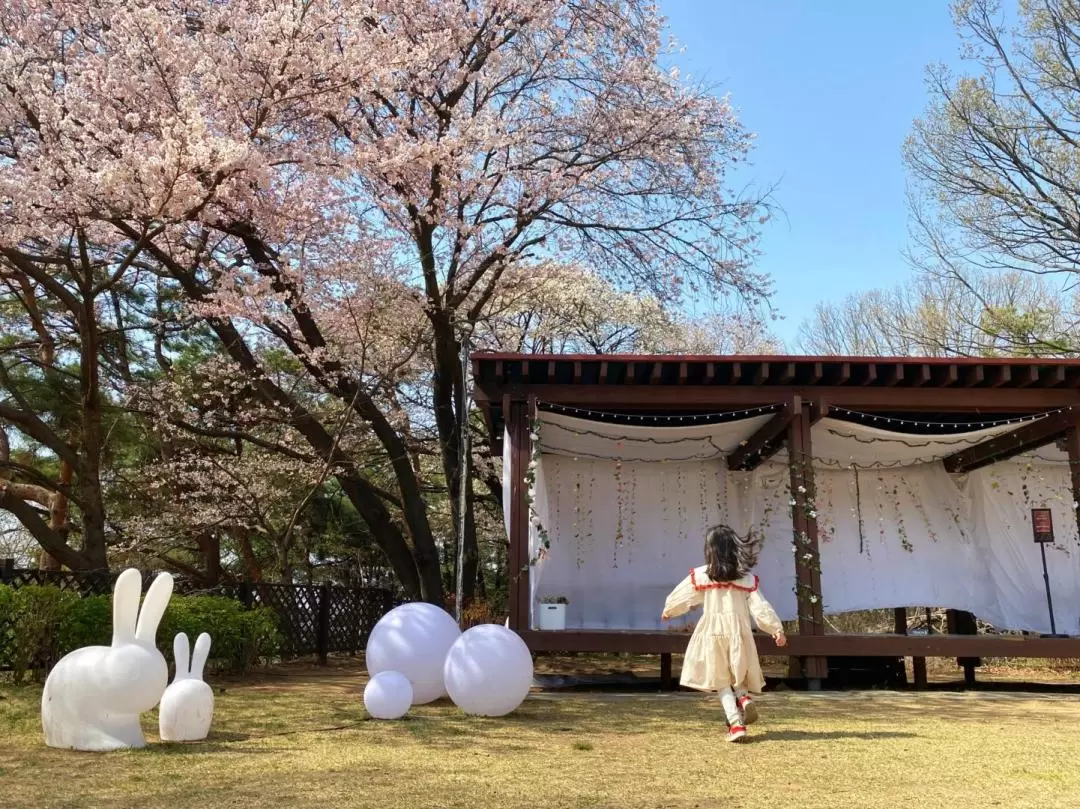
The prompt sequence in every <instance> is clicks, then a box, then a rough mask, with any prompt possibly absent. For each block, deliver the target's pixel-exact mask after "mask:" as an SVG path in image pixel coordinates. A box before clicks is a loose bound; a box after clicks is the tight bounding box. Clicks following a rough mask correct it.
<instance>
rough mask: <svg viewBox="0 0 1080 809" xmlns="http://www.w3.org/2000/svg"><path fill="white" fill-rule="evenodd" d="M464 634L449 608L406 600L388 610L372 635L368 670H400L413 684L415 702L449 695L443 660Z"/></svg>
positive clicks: (367, 655) (377, 672)
mask: <svg viewBox="0 0 1080 809" xmlns="http://www.w3.org/2000/svg"><path fill="white" fill-rule="evenodd" d="M459 637H461V629H459V628H458V625H457V622H456V621H454V619H453V617H452V616H451V615H450V614H449V613H447V612H446V610H443V609H440V608H439V607H436V606H435V605H434V604H426V603H424V602H421V601H417V602H413V603H410V604H402V605H401V606H400V607H395V608H394V609H392V610H390V612H388V613H386V615H384V616H383V617H382V618H381V619H379V622H378V623H377V624H375V628H374V629H373V630H372V631H371V636H370V637H369V638H368V642H367V651H366V653H365V657H366V662H367V670H368V674H371V675H373V676H374V675H376V674H379V673H380V672H384V671H397V672H400V673H402V674H404V675H405V676H406V677H408V678H409V682H410V683H411V684H412V692H413V705H424V704H426V703H428V702H434V701H435V700H437V699H440V698H441V697H445V696H446V687H445V685H444V684H443V663H444V662H446V653H447V652H448V651H450V647H451V646H453V645H454V641H455V640H457V639H458V638H459Z"/></svg>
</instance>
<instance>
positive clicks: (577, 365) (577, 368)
mask: <svg viewBox="0 0 1080 809" xmlns="http://www.w3.org/2000/svg"><path fill="white" fill-rule="evenodd" d="M574 384H575V385H580V384H581V362H579V361H578V362H574Z"/></svg>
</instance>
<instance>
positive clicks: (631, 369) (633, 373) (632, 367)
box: [623, 362, 637, 385]
mask: <svg viewBox="0 0 1080 809" xmlns="http://www.w3.org/2000/svg"><path fill="white" fill-rule="evenodd" d="M624 367H625V368H626V376H625V377H623V384H624V385H633V384H635V383H636V382H637V363H635V362H628V363H626V365H625V366H624Z"/></svg>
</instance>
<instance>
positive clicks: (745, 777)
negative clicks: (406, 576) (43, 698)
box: [0, 667, 1080, 809]
mask: <svg viewBox="0 0 1080 809" xmlns="http://www.w3.org/2000/svg"><path fill="white" fill-rule="evenodd" d="M362 685H363V681H362V679H361V678H360V677H358V676H357V675H356V674H355V672H354V671H352V670H350V669H348V668H339V669H330V670H329V671H323V672H316V671H312V670H309V669H306V668H304V667H293V668H290V669H286V670H278V671H276V672H272V673H270V674H267V675H263V676H260V677H258V678H257V679H253V680H250V681H244V682H231V683H226V684H225V690H224V692H223V693H220V694H218V695H217V717H216V721H215V730H214V732H213V734H212V736H211V738H210V739H209V740H208V741H207V742H205V743H202V744H193V745H163V744H158V743H156V715H154V714H149V715H147V716H146V717H145V719H146V722H145V728H146V731H147V735H148V737H149V738H150V739H151V741H152V744H151V746H150V747H149V748H147V749H145V750H141V751H128V752H120V753H113V754H108V755H94V754H86V753H82V754H80V753H73V752H64V751H59V750H50V749H48V748H46V747H44V745H43V744H42V741H41V731H40V725H39V720H38V700H39V698H40V689H38V688H30V687H27V688H19V689H13V688H6V689H5V688H0V697H2V698H0V805H2V806H4V807H11V809H21V807H36V808H38V809H51V808H53V807H73V808H74V807H80V808H81V809H89V808H92V807H99V806H100V807H105V806H108V807H110V809H125V808H126V807H131V809H136V807H137V808H138V809H144V808H145V807H147V806H168V807H176V808H177V809H186V808H187V807H191V808H192V809H194V808H195V807H198V809H207V807H261V806H278V807H282V809H284V807H296V809H327V807H331V806H332V807H372V809H374V808H375V807H379V809H422V808H423V807H446V808H449V807H463V808H467V809H474V808H476V807H484V809H509V808H510V807H515V809H516V808H517V807H521V808H522V809H525V807H528V808H529V809H534V808H535V807H550V808H551V809H559V808H561V807H590V806H596V807H616V806H617V807H623V808H624V809H663V808H664V807H725V809H731V807H755V808H756V809H780V807H784V808H785V809H786V808H787V807H790V806H799V807H801V809H817V808H818V807H821V808H822V809H824V808H825V807H828V809H833V808H834V807H846V806H852V807H860V808H861V809H884V807H888V809H895V807H896V806H898V805H903V804H904V803H907V804H915V805H917V806H919V807H920V809H930V808H931V807H946V806H949V807H951V806H954V805H959V804H960V802H964V803H969V804H971V805H974V806H979V807H990V806H1003V807H1010V809H1014V808H1019V807H1032V808H1033V809H1034V807H1039V808H1040V809H1047V808H1048V807H1075V806H1077V805H1080V769H1078V768H1077V767H1076V766H1075V762H1076V761H1077V760H1078V758H1080V732H1077V730H1076V727H1077V722H1078V720H1080V703H1078V702H1077V701H1076V700H1074V699H1072V698H1061V697H1033V696H1016V695H1000V694H929V695H918V694H911V693H903V694H893V693H884V692H876V693H858V694H843V695H840V694H816V695H811V694H800V693H793V692H787V693H782V694H769V695H766V696H765V697H763V698H762V700H761V703H760V704H761V707H762V713H763V722H762V724H761V725H760V726H755V728H754V729H753V730H754V731H755V732H754V734H753V741H752V743H751V744H748V745H744V746H735V745H728V744H725V743H724V742H722V741H721V737H722V732H723V729H724V726H723V721H722V717H721V714H720V710H719V705H718V704H717V703H716V702H715V701H712V700H706V699H702V698H700V697H697V696H695V695H686V694H668V695H655V696H641V695H633V696H616V695H610V696H604V695H582V694H572V695H570V694H568V695H555V694H537V695H534V697H533V698H531V699H530V700H529V701H528V702H527V703H526V704H525V705H524V706H523V707H522V709H521V710H520V711H519V712H518V713H516V714H514V715H512V716H510V717H507V718H505V719H499V720H482V719H474V718H469V717H465V716H462V715H461V714H460V713H459V712H458V711H457V710H456V709H455V708H454V707H453V706H452V705H443V704H440V705H434V706H425V707H422V708H418V709H416V710H415V711H414V715H413V716H412V717H411V718H410V719H408V720H406V721H402V722H394V723H380V722H374V721H368V720H365V718H364V711H363V705H362V702H361V692H362Z"/></svg>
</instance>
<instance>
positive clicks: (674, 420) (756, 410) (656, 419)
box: [536, 401, 783, 425]
mask: <svg viewBox="0 0 1080 809" xmlns="http://www.w3.org/2000/svg"><path fill="white" fill-rule="evenodd" d="M536 406H537V407H538V408H539V409H540V410H546V411H549V412H552V413H565V414H566V415H569V416H581V417H584V418H588V419H591V420H593V421H604V422H608V421H610V422H613V423H616V424H646V425H660V424H666V425H672V424H684V425H693V424H715V423H720V422H724V421H738V420H739V419H744V418H749V417H751V416H762V415H765V414H767V413H776V412H777V411H778V410H779V409H780V408H781V407H782V406H783V405H766V406H764V407H752V408H748V409H746V410H730V411H723V412H719V413H696V414H687V413H683V414H680V415H676V416H635V415H629V414H625V413H609V412H608V411H606V410H590V409H588V408H584V407H570V406H568V405H560V404H553V403H551V402H539V401H538V402H537V403H536Z"/></svg>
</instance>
